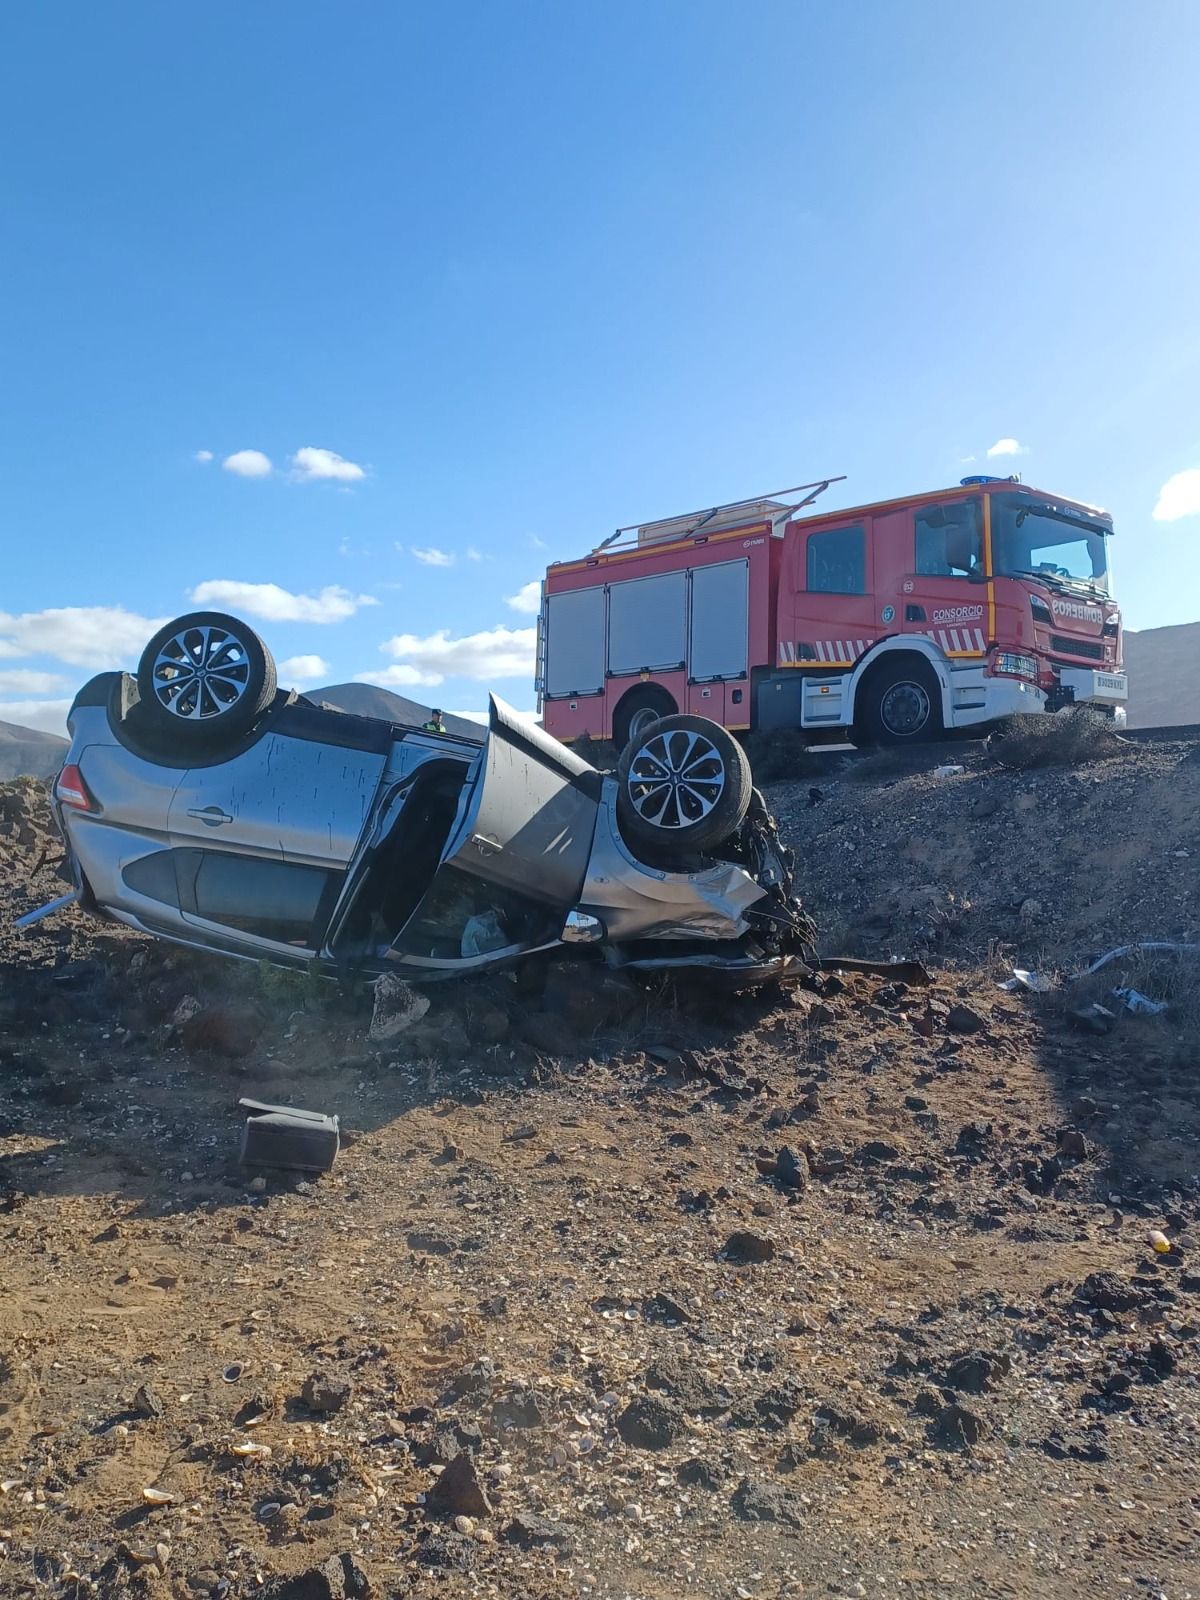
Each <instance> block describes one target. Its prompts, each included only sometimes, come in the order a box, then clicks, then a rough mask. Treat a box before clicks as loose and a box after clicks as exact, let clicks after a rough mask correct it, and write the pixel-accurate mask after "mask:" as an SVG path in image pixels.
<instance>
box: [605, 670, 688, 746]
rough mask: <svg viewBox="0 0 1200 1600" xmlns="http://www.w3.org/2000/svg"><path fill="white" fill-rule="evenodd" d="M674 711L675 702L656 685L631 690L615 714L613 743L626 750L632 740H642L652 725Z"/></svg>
mask: <svg viewBox="0 0 1200 1600" xmlns="http://www.w3.org/2000/svg"><path fill="white" fill-rule="evenodd" d="M674 710H675V702H674V700H672V699H671V696H670V695H669V694H668V693H667V691H666V690H665V689H660V688H658V687H657V685H655V684H652V683H651V684H647V685H646V686H645V687H644V688H640V689H631V690H630V691H629V693H628V694H627V695H626V696H625V698H624V699H623V700H622V701H621V703H620V705H619V706H618V707H617V709H616V711H615V712H614V713H613V743H614V744H615V745H616V747H617V749H618V750H624V748H625V746H626V745H627V744H628V743H629V742H630V740H631V739H640V738H641V736H642V735H643V734H644V733H645V732H646V730H647V729H648V728H649V727H650V724H651V723H653V722H658V721H659V720H660V719H661V718H662V717H669V716H670V715H671V713H672V712H673V711H674Z"/></svg>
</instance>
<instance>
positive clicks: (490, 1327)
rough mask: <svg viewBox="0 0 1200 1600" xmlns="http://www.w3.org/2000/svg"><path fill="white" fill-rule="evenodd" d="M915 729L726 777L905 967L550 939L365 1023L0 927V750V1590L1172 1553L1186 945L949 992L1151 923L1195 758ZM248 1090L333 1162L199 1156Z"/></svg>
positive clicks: (45, 929) (30, 844) (64, 934)
mask: <svg viewBox="0 0 1200 1600" xmlns="http://www.w3.org/2000/svg"><path fill="white" fill-rule="evenodd" d="M938 760H941V761H943V762H944V760H945V757H944V753H943V754H942V755H940V756H938V757H934V756H932V755H930V756H929V757H927V758H926V759H925V761H924V763H923V764H922V763H921V762H918V763H916V764H915V766H914V765H912V764H909V765H908V766H903V765H902V766H900V767H897V768H895V769H891V770H889V769H888V768H887V767H886V765H885V766H882V767H881V768H880V770H879V771H877V772H876V773H875V774H874V775H872V774H870V773H868V774H867V775H865V776H862V775H860V776H853V775H851V774H850V773H849V772H848V771H847V772H846V773H845V774H842V775H835V777H834V778H833V779H832V780H830V779H822V780H821V792H820V794H819V798H816V799H814V798H813V797H812V796H811V795H810V793H809V790H810V788H811V787H812V786H813V785H812V783H810V781H809V780H804V781H802V782H800V783H793V784H778V785H775V786H774V787H773V788H772V790H771V792H770V799H771V801H772V803H773V805H774V806H775V807H776V809H777V810H778V811H779V813H780V814H781V815H782V816H783V818H784V820H785V824H786V829H787V832H788V833H789V835H790V836H791V837H792V839H793V840H794V841H795V842H796V843H797V845H798V847H799V849H800V851H801V856H802V862H807V863H808V866H807V868H806V866H805V865H804V864H802V867H801V882H802V883H803V882H805V881H806V872H807V879H808V882H809V884H810V889H811V899H812V901H813V904H814V907H815V909H816V910H817V911H818V914H819V915H820V917H821V919H822V921H823V924H824V925H825V926H826V928H828V929H830V930H831V937H836V938H837V939H838V940H839V942H841V944H842V947H843V948H846V949H852V950H854V951H857V952H860V953H868V954H875V955H881V954H889V953H896V954H909V953H915V954H917V955H920V956H923V957H924V958H925V959H926V960H927V961H928V963H929V966H930V970H931V972H932V974H933V977H934V983H933V986H932V988H931V989H929V990H925V989H921V988H913V989H907V990H906V989H904V988H903V987H902V986H896V985H888V984H886V983H884V982H882V981H881V980H879V979H877V978H866V977H853V976H849V975H847V976H845V977H844V978H840V979H839V978H837V977H833V978H832V979H830V980H829V981H828V983H827V984H826V986H825V988H824V990H823V992H820V993H816V992H809V991H806V990H800V991H797V992H795V993H794V994H780V993H771V994H767V995H762V996H758V997H744V998H741V999H738V1000H736V1001H728V1000H727V1001H724V1002H720V1003H717V1002H715V1001H714V1000H712V999H711V998H710V997H706V996H704V995H703V994H698V995H691V996H678V995H668V994H663V995H650V996H647V995H645V994H643V993H641V992H639V991H637V990H634V989H632V988H631V987H629V986H627V985H626V984H624V983H623V982H621V981H618V980H617V979H615V978H611V977H605V976H603V975H602V974H600V973H592V972H591V971H582V972H576V973H572V972H569V971H556V972H552V973H551V975H550V977H549V981H548V983H547V985H546V989H545V992H544V994H543V995H542V996H541V997H540V998H539V999H531V998H528V997H524V996H522V995H520V994H519V993H518V991H517V989H516V988H515V986H514V985H513V984H512V982H511V981H509V980H495V981H492V982H489V983H487V984H485V985H483V986H481V987H478V988H473V989H466V988H463V989H457V990H454V989H450V988H446V989H443V990H440V991H437V992H436V993H435V995H434V1002H433V1006H432V1008H431V1010H430V1012H429V1014H428V1016H427V1017H426V1018H425V1019H424V1020H423V1021H421V1022H420V1023H419V1024H417V1025H416V1027H415V1028H414V1029H413V1030H412V1031H410V1032H408V1033H405V1034H403V1035H401V1036H400V1037H399V1038H398V1039H396V1040H393V1041H392V1042H391V1043H390V1044H388V1045H386V1046H385V1047H382V1048H378V1049H377V1048H374V1047H373V1046H372V1045H371V1043H370V1041H369V1039H368V1036H367V1023H368V1021H369V1017H370V1005H369V999H368V998H366V997H364V996H362V995H356V994H354V993H339V992H337V991H334V990H332V989H321V988H313V987H311V986H308V985H305V984H303V983H298V982H295V981H293V980H291V979H289V978H284V977H281V976H280V975H278V974H271V973H267V974H262V973H259V972H258V971H256V970H253V969H240V968H235V967H229V966H220V965H218V964H216V963H212V962H208V961H206V960H202V959H198V958H195V957H193V956H191V955H189V954H187V953H185V952H173V951H170V950H169V949H167V948H165V947H163V946H156V945H153V944H151V943H149V942H148V941H146V940H143V939H141V938H139V937H136V936H134V935H127V934H125V933H123V932H122V931H120V930H114V929H111V928H105V927H103V926H102V925H98V924H94V923H88V922H87V921H85V920H84V919H83V918H82V917H80V916H77V915H76V914H74V913H71V914H69V915H68V916H67V917H66V918H64V919H62V920H60V921H57V922H51V923H47V924H44V925H42V927H41V928H40V929H38V930H35V932H34V933H33V934H32V935H29V936H26V937H25V938H18V937H17V936H13V935H11V934H10V932H9V931H8V924H9V921H10V919H11V916H12V915H13V914H14V913H18V912H19V911H21V910H24V909H26V908H27V907H28V906H29V905H31V904H34V903H36V902H37V901H38V900H39V899H44V898H49V897H50V896H51V895H52V894H53V893H55V892H56V888H57V882H56V880H55V878H54V876H53V873H52V870H51V867H50V866H49V865H42V866H40V867H39V866H38V861H39V857H40V856H41V855H42V854H43V852H44V851H45V850H47V849H50V850H51V851H52V839H51V836H50V832H49V822H48V814H47V811H46V807H45V803H44V800H43V798H42V797H41V793H40V790H39V789H38V788H37V787H36V786H34V785H15V786H7V787H5V788H2V789H0V919H2V921H3V924H4V929H3V932H2V933H0V1239H2V1241H3V1246H4V1269H3V1270H4V1293H3V1297H2V1300H0V1594H3V1595H5V1596H8V1595H14V1596H16V1595H65V1596H72V1597H74V1596H77V1595H87V1594H94V1595H100V1596H108V1595H122V1594H130V1595H146V1596H163V1597H166V1596H178V1597H181V1600H182V1597H191V1596H198V1595H206V1594H210V1595H215V1596H228V1597H230V1600H242V1597H249V1596H255V1595H259V1596H266V1597H271V1600H345V1597H347V1596H359V1595H367V1594H370V1595H374V1596H381V1597H390V1596H392V1595H409V1594H412V1595H420V1596H424V1595H430V1596H447V1597H450V1596H459V1595H462V1596H468V1595H497V1596H503V1597H505V1600H509V1597H512V1600H516V1597H522V1600H524V1597H529V1600H540V1597H549V1596H555V1597H558V1596H567V1595H593V1596H597V1597H618V1596H630V1597H639V1600H659V1597H662V1600H666V1597H672V1600H675V1597H678V1596H681V1595H696V1596H703V1597H714V1600H717V1597H720V1600H725V1597H732V1596H739V1597H756V1600H757V1597H767V1600H772V1597H775V1596H784V1595H819V1596H847V1597H849V1596H863V1595H866V1596H884V1595H913V1596H923V1595H930V1596H932V1595H937V1596H943V1595H948V1596H960V1595H961V1596H972V1597H975V1596H980V1597H984V1596H986V1597H991V1596H1011V1597H1022V1600H1024V1597H1032V1596H1038V1597H1041V1596H1056V1597H1057V1596H1063V1597H1067V1596H1070V1597H1080V1600H1083V1597H1085V1596H1086V1597H1088V1600H1093V1597H1098V1596H1109V1595H1124V1594H1129V1595H1131V1596H1134V1597H1138V1596H1147V1597H1151V1596H1163V1595H1165V1596H1168V1597H1169V1600H1186V1597H1187V1596H1189V1595H1193V1596H1200V1476H1198V1474H1197V1467H1196V1462H1197V1459H1198V1457H1200V1383H1198V1377H1197V1374H1198V1365H1200V1363H1198V1357H1200V1191H1198V1187H1197V1177H1198V1173H1200V1142H1198V1136H1200V1070H1198V1069H1200V1061H1198V1054H1200V1050H1198V1043H1200V1028H1198V1027H1197V1021H1196V1019H1197V1006H1196V999H1195V974H1194V973H1192V974H1191V975H1190V976H1189V975H1188V974H1187V972H1186V971H1185V970H1184V969H1183V965H1182V964H1179V963H1177V964H1175V965H1168V966H1166V967H1162V966H1159V967H1156V968H1153V969H1149V968H1144V967H1143V968H1139V969H1138V971H1137V972H1136V974H1135V975H1136V976H1137V978H1138V980H1139V983H1140V984H1141V985H1142V986H1145V985H1147V984H1152V983H1157V984H1158V985H1159V987H1160V990H1161V991H1162V992H1163V993H1164V994H1166V995H1167V997H1168V998H1169V999H1170V1000H1171V1002H1172V1010H1171V1012H1169V1013H1168V1014H1167V1015H1165V1016H1161V1017H1145V1016H1132V1015H1129V1014H1128V1013H1121V1012H1120V1008H1119V1005H1117V1003H1116V1002H1114V1001H1113V1000H1112V998H1111V996H1110V995H1108V993H1107V991H1108V989H1109V988H1110V987H1111V983H1116V982H1119V981H1121V976H1122V973H1121V972H1120V971H1113V972H1112V973H1111V974H1110V975H1106V977H1105V980H1104V985H1103V989H1102V990H1100V989H1098V988H1097V985H1096V983H1095V981H1093V982H1092V984H1091V985H1090V986H1088V987H1087V989H1086V992H1084V991H1083V990H1080V991H1078V992H1076V991H1068V992H1067V993H1066V994H1065V995H1064V993H1063V992H1062V991H1061V990H1060V991H1056V992H1055V993H1054V994H1052V995H1049V996H1046V997H1037V996H1030V995H1028V994H1021V993H1017V994H1009V993H1004V992H1002V991H1001V990H1000V989H998V988H997V986H996V985H997V980H998V979H1002V978H1004V977H1005V976H1007V974H1008V972H1009V971H1010V969H1011V967H1012V965H1013V964H1014V962H1015V963H1017V964H1020V965H1034V964H1038V965H1040V964H1042V963H1044V964H1045V965H1046V966H1047V967H1048V968H1049V969H1051V970H1053V971H1055V972H1059V973H1061V972H1068V971H1071V970H1074V969H1075V968H1076V967H1077V966H1078V965H1080V964H1082V962H1083V960H1084V958H1085V957H1086V956H1088V955H1090V954H1094V953H1098V951H1099V950H1100V949H1102V948H1104V947H1105V946H1106V944H1107V943H1112V944H1115V943H1117V942H1119V941H1120V940H1121V939H1123V938H1125V937H1127V936H1136V935H1137V934H1142V933H1146V934H1150V933H1159V934H1163V935H1170V936H1179V935H1183V934H1186V933H1188V932H1189V931H1191V932H1192V934H1193V936H1195V930H1196V927H1197V924H1198V922H1200V893H1198V888H1200V885H1198V881H1197V873H1198V868H1200V762H1197V760H1196V759H1195V756H1194V752H1192V751H1190V750H1189V749H1187V748H1184V747H1180V748H1177V749H1176V748H1169V749H1166V750H1155V751H1153V752H1150V753H1147V752H1145V751H1138V752H1136V753H1134V754H1129V753H1128V752H1123V753H1120V754H1118V755H1115V756H1114V755H1110V756H1109V758H1108V759H1106V760H1102V761H1099V762H1094V763H1089V764H1087V765H1084V766H1082V767H1073V768H1071V769H1054V770H1048V771H1036V772H1004V771H999V770H998V769H997V768H996V767H995V765H994V764H993V763H989V762H987V761H986V760H985V758H984V757H983V756H982V755H979V756H976V757H973V758H972V762H971V763H969V764H968V770H967V771H966V772H965V773H963V774H961V775H955V776H952V777H948V778H940V779H939V778H934V777H933V776H932V768H933V766H934V765H935V764H937V761H938ZM1023 796H1031V797H1032V798H1022V797H1023ZM35 868H36V871H35ZM1131 929H1132V930H1133V931H1132V933H1131ZM1125 976H1129V974H1128V973H1125ZM1110 977H1111V983H1110V981H1109V979H1110ZM1103 997H1107V1003H1108V1005H1109V1007H1110V1009H1113V1010H1114V1011H1115V1012H1116V1013H1117V1014H1116V1016H1115V1019H1114V1020H1113V1021H1112V1022H1111V1024H1110V1023H1108V1022H1106V1021H1104V1020H1103V1019H1097V1018H1096V1017H1094V1016H1093V1018H1092V1022H1091V1023H1087V1022H1084V1021H1080V1020H1078V1019H1072V1017H1071V1014H1070V1013H1071V1011H1072V1010H1073V1009H1077V1008H1078V1006H1082V1005H1084V1004H1085V1003H1086V1004H1090V1003H1091V1002H1092V1001H1093V1000H1095V999H1098V998H1103ZM1093 1026H1094V1027H1096V1028H1097V1029H1102V1030H1106V1031H1092V1028H1093ZM247 1094H249V1095H253V1096H255V1097H257V1098H259V1099H264V1100H268V1101H280V1102H289V1103H293V1104H296V1105H301V1106H308V1107H311V1108H313V1109H318V1110H324V1111H330V1112H336V1113H337V1114H338V1115H339V1117H340V1118H341V1123H342V1128H343V1130H344V1133H345V1139H344V1147H343V1149H342V1151H341V1154H340V1156H339V1158H338V1161H337V1164H336V1166H335V1168H334V1170H333V1172H332V1173H330V1174H329V1175H327V1176H325V1177H321V1178H312V1179H307V1180H300V1181H297V1180H296V1179H295V1177H288V1176H286V1175H282V1174H276V1175H272V1176H270V1177H269V1178H267V1180H266V1181H265V1182H264V1181H263V1180H262V1179H258V1180H257V1181H255V1180H253V1178H252V1175H251V1174H249V1173H247V1172H244V1171H242V1170H240V1169H239V1168H238V1166H237V1164H236V1150H237V1138H238V1133H239V1126H240V1120H241V1117H242V1116H243V1115H244V1114H243V1113H241V1112H239V1110H238V1108H237V1100H238V1098H239V1096H242V1095H247ZM1152 1232H1158V1233H1160V1234H1161V1235H1162V1236H1163V1241H1164V1242H1165V1243H1166V1245H1167V1249H1166V1251H1165V1253H1159V1252H1157V1251H1156V1250H1155V1248H1154V1246H1153V1244H1152V1242H1151V1234H1152Z"/></svg>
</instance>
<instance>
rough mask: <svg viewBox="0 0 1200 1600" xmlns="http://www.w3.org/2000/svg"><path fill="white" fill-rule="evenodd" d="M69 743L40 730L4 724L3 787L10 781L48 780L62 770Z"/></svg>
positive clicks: (0, 728) (0, 749)
mask: <svg viewBox="0 0 1200 1600" xmlns="http://www.w3.org/2000/svg"><path fill="white" fill-rule="evenodd" d="M66 749H67V741H66V740H65V739H58V738H56V737H55V735H54V734H52V733H39V732H38V730H37V729H36V728H18V727H17V725H16V724H15V723H13V722H0V783H7V781H8V780H9V778H25V777H29V778H48V777H50V776H51V774H52V773H55V772H57V771H58V769H59V767H61V766H62V758H63V756H64V754H65V753H66Z"/></svg>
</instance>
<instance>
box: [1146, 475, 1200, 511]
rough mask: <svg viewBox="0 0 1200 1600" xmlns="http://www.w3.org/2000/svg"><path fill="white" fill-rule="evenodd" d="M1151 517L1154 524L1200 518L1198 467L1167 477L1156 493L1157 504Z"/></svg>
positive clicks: (1199, 476) (1199, 477)
mask: <svg viewBox="0 0 1200 1600" xmlns="http://www.w3.org/2000/svg"><path fill="white" fill-rule="evenodd" d="M1152 515H1153V517H1154V520H1155V522H1178V521H1179V519H1180V517H1196V516H1200V467H1189V468H1188V470H1187V471H1186V472H1176V473H1174V474H1173V475H1172V476H1171V477H1169V478H1168V479H1167V481H1166V483H1164V484H1163V486H1162V488H1161V489H1160V490H1159V491H1158V504H1157V505H1156V506H1155V507H1154V511H1153V513H1152Z"/></svg>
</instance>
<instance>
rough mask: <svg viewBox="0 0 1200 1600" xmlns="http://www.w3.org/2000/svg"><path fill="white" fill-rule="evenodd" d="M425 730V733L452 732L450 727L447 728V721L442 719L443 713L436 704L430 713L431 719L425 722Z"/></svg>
mask: <svg viewBox="0 0 1200 1600" xmlns="http://www.w3.org/2000/svg"><path fill="white" fill-rule="evenodd" d="M423 731H424V732H425V733H449V732H450V730H449V728H447V726H446V724H445V722H444V721H443V720H442V713H441V712H440V711H439V710H438V709H437V707H436V706H435V707H434V708H433V710H432V711H431V712H430V713H429V721H428V722H427V723H426V724H425V727H424V730H423Z"/></svg>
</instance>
